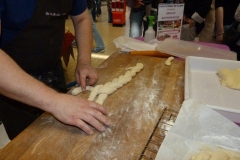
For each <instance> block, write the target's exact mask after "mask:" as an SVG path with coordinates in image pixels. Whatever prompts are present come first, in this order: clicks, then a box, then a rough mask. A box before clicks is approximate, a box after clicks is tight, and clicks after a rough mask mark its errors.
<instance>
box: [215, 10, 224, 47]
mask: <svg viewBox="0 0 240 160" xmlns="http://www.w3.org/2000/svg"><path fill="white" fill-rule="evenodd" d="M223 12H224V10H223V7H218V8H216V9H215V16H216V42H217V43H222V40H223V34H224V26H223V18H224V16H223Z"/></svg>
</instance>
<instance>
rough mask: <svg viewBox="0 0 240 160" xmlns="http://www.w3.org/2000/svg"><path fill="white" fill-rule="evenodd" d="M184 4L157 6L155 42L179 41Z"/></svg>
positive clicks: (162, 4)
mask: <svg viewBox="0 0 240 160" xmlns="http://www.w3.org/2000/svg"><path fill="white" fill-rule="evenodd" d="M183 10H184V4H166V3H161V4H159V6H158V21H157V40H159V41H163V40H164V39H165V38H176V39H180V35H181V28H182V20H183Z"/></svg>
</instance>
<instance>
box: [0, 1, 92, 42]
mask: <svg viewBox="0 0 240 160" xmlns="http://www.w3.org/2000/svg"><path fill="white" fill-rule="evenodd" d="M36 3H37V1H36V0H0V19H1V23H2V26H1V27H2V33H1V37H0V46H1V45H3V44H5V43H7V42H9V41H11V40H12V39H13V38H14V37H15V36H16V35H17V34H18V33H19V32H20V31H21V30H22V29H23V28H24V27H25V26H26V25H27V24H28V22H29V21H30V20H31V17H32V15H33V13H34V10H35V7H36ZM86 7H87V4H86V1H84V0H73V4H72V10H71V12H70V15H74V16H75V15H78V14H81V13H82V12H84V11H85V10H86Z"/></svg>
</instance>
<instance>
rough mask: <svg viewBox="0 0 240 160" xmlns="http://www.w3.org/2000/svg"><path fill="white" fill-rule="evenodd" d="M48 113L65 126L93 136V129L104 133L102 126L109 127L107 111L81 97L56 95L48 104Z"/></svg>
mask: <svg viewBox="0 0 240 160" xmlns="http://www.w3.org/2000/svg"><path fill="white" fill-rule="evenodd" d="M49 105H50V106H53V107H49V108H51V109H49V112H50V113H52V114H53V115H54V116H55V117H56V118H57V119H58V120H60V121H61V122H63V123H65V124H69V125H74V126H77V127H79V128H81V129H82V130H83V131H84V132H86V133H87V134H93V133H94V132H93V129H92V128H91V127H90V126H89V125H91V126H92V127H94V128H96V129H97V130H99V131H104V130H105V127H104V125H107V126H109V125H110V121H109V120H108V118H107V117H106V115H107V111H106V110H105V109H104V108H103V107H102V106H101V105H99V104H97V103H95V102H91V101H88V100H86V99H83V98H81V97H77V96H72V95H68V94H61V93H57V94H56V96H54V97H52V100H51V102H50V104H49Z"/></svg>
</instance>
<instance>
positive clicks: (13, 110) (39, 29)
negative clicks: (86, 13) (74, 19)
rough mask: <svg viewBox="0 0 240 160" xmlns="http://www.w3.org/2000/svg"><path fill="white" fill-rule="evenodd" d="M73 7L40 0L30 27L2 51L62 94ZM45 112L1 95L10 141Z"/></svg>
mask: <svg viewBox="0 0 240 160" xmlns="http://www.w3.org/2000/svg"><path fill="white" fill-rule="evenodd" d="M71 8H72V0H37V5H36V8H35V12H34V14H33V16H32V19H31V20H30V22H29V24H28V25H27V26H26V27H25V28H24V29H23V30H22V31H21V32H20V33H19V34H18V35H17V36H16V37H15V38H14V39H13V40H12V41H11V42H9V43H7V44H6V45H4V46H2V48H1V49H2V50H4V51H5V52H6V53H7V54H8V55H9V56H10V57H12V58H13V59H14V60H15V62H17V64H18V65H19V66H20V67H21V68H22V69H23V70H25V71H26V72H27V73H28V74H30V75H32V76H33V77H35V78H37V79H38V80H40V81H42V82H43V83H45V84H47V85H48V86H50V87H52V88H54V89H56V90H58V91H60V92H66V91H67V90H66V83H65V80H64V74H63V68H62V64H61V50H62V46H63V40H64V31H65V19H66V15H67V14H68V13H69V12H70V10H71ZM13 76H14V75H13ZM42 113H43V111H42V110H40V109H37V108H34V107H31V106H28V105H25V104H23V103H20V102H17V101H14V100H12V99H9V98H7V97H5V96H2V95H0V117H1V118H2V121H3V124H4V126H5V129H6V131H7V134H8V136H9V138H10V139H13V138H14V137H16V136H17V135H18V134H19V133H20V132H22V131H23V130H24V129H25V128H26V127H27V126H28V125H30V124H31V123H32V122H33V121H34V120H35V119H36V118H37V117H39V116H40V115H41V114H42Z"/></svg>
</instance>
